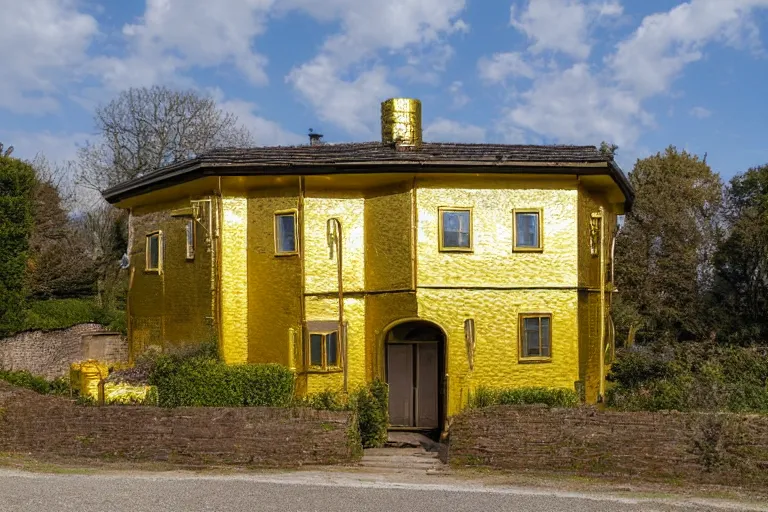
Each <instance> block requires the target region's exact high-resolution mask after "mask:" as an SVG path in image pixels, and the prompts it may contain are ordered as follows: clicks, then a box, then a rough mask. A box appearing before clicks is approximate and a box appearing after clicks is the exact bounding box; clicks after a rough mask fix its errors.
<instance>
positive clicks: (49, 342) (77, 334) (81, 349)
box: [0, 324, 128, 379]
mask: <svg viewBox="0 0 768 512" xmlns="http://www.w3.org/2000/svg"><path fill="white" fill-rule="evenodd" d="M103 330H104V328H103V327H102V326H101V325H99V324H80V325H75V326H73V327H70V328H69V329H61V330H56V331H48V332H44V331H29V332H23V333H20V334H17V335H15V336H11V337H8V338H2V339H0V368H2V369H4V370H27V371H29V372H31V373H33V374H35V375H40V376H43V377H46V378H48V379H53V378H56V377H63V376H65V375H67V374H68V373H69V365H70V364H71V363H74V362H77V361H81V360H83V359H86V358H87V356H88V354H87V352H88V350H87V349H88V345H90V344H89V343H88V341H89V339H93V340H96V339H101V341H105V340H104V337H103V336H100V335H99V336H96V333H100V332H102V331H103ZM83 338H86V340H85V341H86V343H85V344H84V343H83ZM106 345H108V347H109V349H108V350H106V349H105V354H108V355H109V356H110V357H111V359H110V360H109V361H110V362H118V361H124V360H127V356H128V342H127V340H126V339H125V337H124V336H120V335H113V336H111V337H110V338H109V340H106Z"/></svg>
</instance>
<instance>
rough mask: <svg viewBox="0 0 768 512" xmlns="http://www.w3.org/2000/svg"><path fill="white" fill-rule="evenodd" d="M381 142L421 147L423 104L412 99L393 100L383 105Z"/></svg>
mask: <svg viewBox="0 0 768 512" xmlns="http://www.w3.org/2000/svg"><path fill="white" fill-rule="evenodd" d="M381 141H382V142H383V143H385V144H391V143H393V142H398V143H399V144H400V145H401V146H411V147H420V146H421V143H422V139H421V102H420V101H419V100H415V99H410V98H392V99H389V100H387V101H385V102H383V103H382V104H381Z"/></svg>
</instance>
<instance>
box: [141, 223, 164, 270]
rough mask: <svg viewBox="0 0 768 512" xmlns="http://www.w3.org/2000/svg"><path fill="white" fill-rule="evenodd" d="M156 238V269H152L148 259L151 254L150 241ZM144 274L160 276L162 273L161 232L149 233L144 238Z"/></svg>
mask: <svg viewBox="0 0 768 512" xmlns="http://www.w3.org/2000/svg"><path fill="white" fill-rule="evenodd" d="M155 236H156V237H157V267H152V266H151V262H150V258H151V253H150V250H149V245H150V239H151V238H152V237H155ZM144 272H147V273H152V274H161V273H162V272H163V231H162V230H157V231H151V232H149V233H147V234H146V236H145V238H144Z"/></svg>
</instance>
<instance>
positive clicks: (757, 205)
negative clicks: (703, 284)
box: [713, 165, 768, 344]
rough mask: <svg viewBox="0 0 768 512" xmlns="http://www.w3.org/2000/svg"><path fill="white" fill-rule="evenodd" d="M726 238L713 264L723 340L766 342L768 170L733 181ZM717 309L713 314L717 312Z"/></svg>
mask: <svg viewBox="0 0 768 512" xmlns="http://www.w3.org/2000/svg"><path fill="white" fill-rule="evenodd" d="M725 219H726V221H727V225H728V234H727V236H726V237H724V239H723V241H722V243H721V244H720V246H719V247H718V251H717V255H716V258H715V269H716V270H715V287H714V293H713V297H714V301H713V305H714V306H715V307H717V309H718V310H719V312H720V317H719V318H718V324H719V325H720V333H719V334H720V338H721V339H725V340H728V341H735V342H739V343H744V344H748V343H753V342H765V341H766V340H767V339H768V165H764V166H762V167H756V168H753V169H750V170H748V171H747V172H745V173H744V174H741V175H738V176H735V177H734V178H733V179H732V180H731V182H730V187H729V188H728V191H727V194H726V208H725ZM713 309H714V308H713Z"/></svg>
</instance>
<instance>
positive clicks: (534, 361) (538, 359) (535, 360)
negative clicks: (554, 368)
mask: <svg viewBox="0 0 768 512" xmlns="http://www.w3.org/2000/svg"><path fill="white" fill-rule="evenodd" d="M517 362H518V364H539V363H551V362H552V358H551V357H521V358H520V359H518V360H517Z"/></svg>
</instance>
